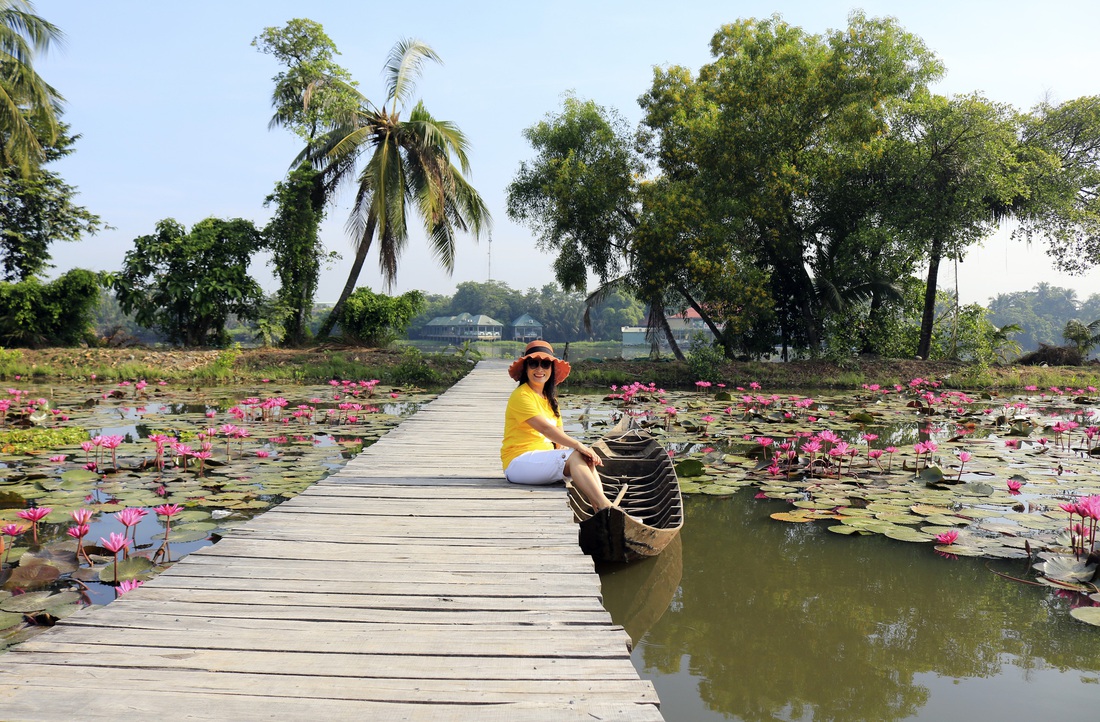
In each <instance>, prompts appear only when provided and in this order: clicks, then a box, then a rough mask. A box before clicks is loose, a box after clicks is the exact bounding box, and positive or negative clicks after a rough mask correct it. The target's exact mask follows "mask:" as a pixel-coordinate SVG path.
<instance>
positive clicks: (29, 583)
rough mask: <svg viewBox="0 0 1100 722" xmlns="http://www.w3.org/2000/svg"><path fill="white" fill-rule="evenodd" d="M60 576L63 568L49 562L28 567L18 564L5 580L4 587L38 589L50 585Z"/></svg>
mask: <svg viewBox="0 0 1100 722" xmlns="http://www.w3.org/2000/svg"><path fill="white" fill-rule="evenodd" d="M60 578H61V570H60V569H58V568H57V567H53V566H50V565H49V564H32V565H30V566H26V567H24V566H18V567H16V568H15V569H14V570H13V571H12V573H11V576H10V577H8V580H7V581H6V582H4V588H5V589H38V588H40V587H45V586H49V585H50V584H52V583H54V582H56V581H57V580H58V579H60ZM24 596H25V595H24ZM13 598H14V597H13Z"/></svg>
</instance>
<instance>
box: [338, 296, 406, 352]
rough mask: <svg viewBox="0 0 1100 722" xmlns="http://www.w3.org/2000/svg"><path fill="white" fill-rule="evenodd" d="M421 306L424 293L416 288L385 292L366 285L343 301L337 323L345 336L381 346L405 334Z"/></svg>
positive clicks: (366, 343) (363, 342)
mask: <svg viewBox="0 0 1100 722" xmlns="http://www.w3.org/2000/svg"><path fill="white" fill-rule="evenodd" d="M423 306H424V295H423V294H421V293H420V291H409V292H408V293H404V294H401V295H400V296H386V295H384V294H381V293H375V292H374V291H371V290H370V289H369V288H357V289H355V293H353V294H351V295H350V296H348V300H347V303H346V304H345V305H344V314H343V317H342V318H341V320H340V327H341V328H342V329H343V332H344V337H345V338H346V339H348V340H354V341H358V342H360V343H362V344H364V345H366V346H373V347H376V348H384V347H386V346H388V345H389V344H390V343H391V342H392V341H393V340H394V339H396V338H397V337H399V336H403V335H404V334H405V329H407V328H408V327H409V324H410V323H412V320H413V318H415V317H416V314H418V313H420V309H421V308H423Z"/></svg>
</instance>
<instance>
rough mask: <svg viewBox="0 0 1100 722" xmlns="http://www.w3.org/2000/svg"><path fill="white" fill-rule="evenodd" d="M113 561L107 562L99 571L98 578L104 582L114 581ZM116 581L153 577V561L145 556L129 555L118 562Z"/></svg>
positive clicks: (143, 579) (111, 582) (110, 582)
mask: <svg viewBox="0 0 1100 722" xmlns="http://www.w3.org/2000/svg"><path fill="white" fill-rule="evenodd" d="M115 566H116V565H115V563H111V564H108V565H107V566H106V567H104V568H103V570H102V571H101V572H100V573H99V580H100V581H101V582H104V583H106V584H113V583H114V581H115ZM117 566H118V581H120V582H125V581H127V580H129V579H138V580H141V581H145V580H147V579H152V578H153V567H154V565H153V562H151V561H149V560H148V559H146V558H145V557H130V558H129V559H123V560H122V561H121V562H118V564H117Z"/></svg>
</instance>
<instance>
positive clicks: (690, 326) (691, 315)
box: [621, 308, 714, 357]
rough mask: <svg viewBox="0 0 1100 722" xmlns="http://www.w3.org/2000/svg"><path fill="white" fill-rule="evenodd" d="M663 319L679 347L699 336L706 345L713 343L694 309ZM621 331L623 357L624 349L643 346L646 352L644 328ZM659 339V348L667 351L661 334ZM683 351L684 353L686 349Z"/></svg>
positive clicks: (634, 327) (711, 335) (705, 326)
mask: <svg viewBox="0 0 1100 722" xmlns="http://www.w3.org/2000/svg"><path fill="white" fill-rule="evenodd" d="M665 318H666V320H667V321H668V327H669V328H670V329H671V330H672V337H673V338H675V339H676V343H677V344H678V345H680V346H681V347H683V346H686V345H688V344H690V343H691V341H692V340H694V339H695V338H696V337H697V336H698V335H700V334H701V335H702V338H703V339H704V340H705V341H706V342H707V343H710V342H712V341H714V334H713V333H711V330H710V327H709V326H707V325H706V323H704V322H703V319H702V318H701V317H700V316H699V314H698V313H697V312H696V311H695V309H692V308H689V309H688V310H687V311H685V312H684V313H682V314H675V315H667V316H665ZM621 331H622V335H623V347H624V354H623V356H624V357H626V356H627V354H626V353H625V349H626V347H630V346H644V347H645V348H646V351H647V352H648V348H649V342H648V341H646V338H645V326H623V327H622V328H621ZM659 338H660V342H661V348H662V349H668V340H667V339H666V338H665V335H664V334H663V333H662V334H660V337H659ZM684 350H685V351H686V349H684Z"/></svg>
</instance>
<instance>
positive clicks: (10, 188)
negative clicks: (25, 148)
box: [0, 123, 106, 281]
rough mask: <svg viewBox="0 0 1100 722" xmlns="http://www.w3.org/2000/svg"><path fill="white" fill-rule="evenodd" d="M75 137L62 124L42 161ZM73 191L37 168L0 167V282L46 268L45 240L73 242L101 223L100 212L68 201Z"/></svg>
mask: <svg viewBox="0 0 1100 722" xmlns="http://www.w3.org/2000/svg"><path fill="white" fill-rule="evenodd" d="M77 137H79V136H72V135H70V134H69V128H68V126H67V125H65V124H64V123H62V124H61V125H60V126H59V129H58V133H57V136H56V138H55V139H54V141H53V142H52V143H46V144H45V146H44V148H43V151H44V153H45V155H44V158H43V160H44V162H46V163H48V162H50V161H54V160H57V159H59V158H63V157H64V156H66V155H69V154H70V153H72V152H73V150H72V145H73V143H74V142H75V141H76V139H77ZM76 194H77V190H76V188H74V187H73V186H70V185H68V184H67V183H65V182H64V181H63V180H62V179H61V176H59V175H58V174H56V173H54V172H53V171H50V170H47V169H46V168H45V167H42V166H35V167H33V168H32V169H31V170H30V171H29V172H23V171H22V170H21V169H20V168H18V167H17V166H6V167H4V168H0V280H4V281H23V280H26V279H28V278H30V277H31V276H34V275H37V274H40V273H41V272H42V271H44V270H45V269H47V268H49V267H50V263H49V261H50V250H49V247H50V244H51V243H53V242H54V241H77V240H80V238H81V236H83V235H84V234H90V235H95V233H96V232H97V231H99V230H100V229H101V228H104V227H106V226H105V225H104V224H103V222H102V221H101V220H100V218H99V216H97V215H95V214H93V213H90V212H89V211H88V210H87V209H86V208H84V207H83V206H78V205H76V203H74V202H73V198H74V197H75V196H76Z"/></svg>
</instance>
